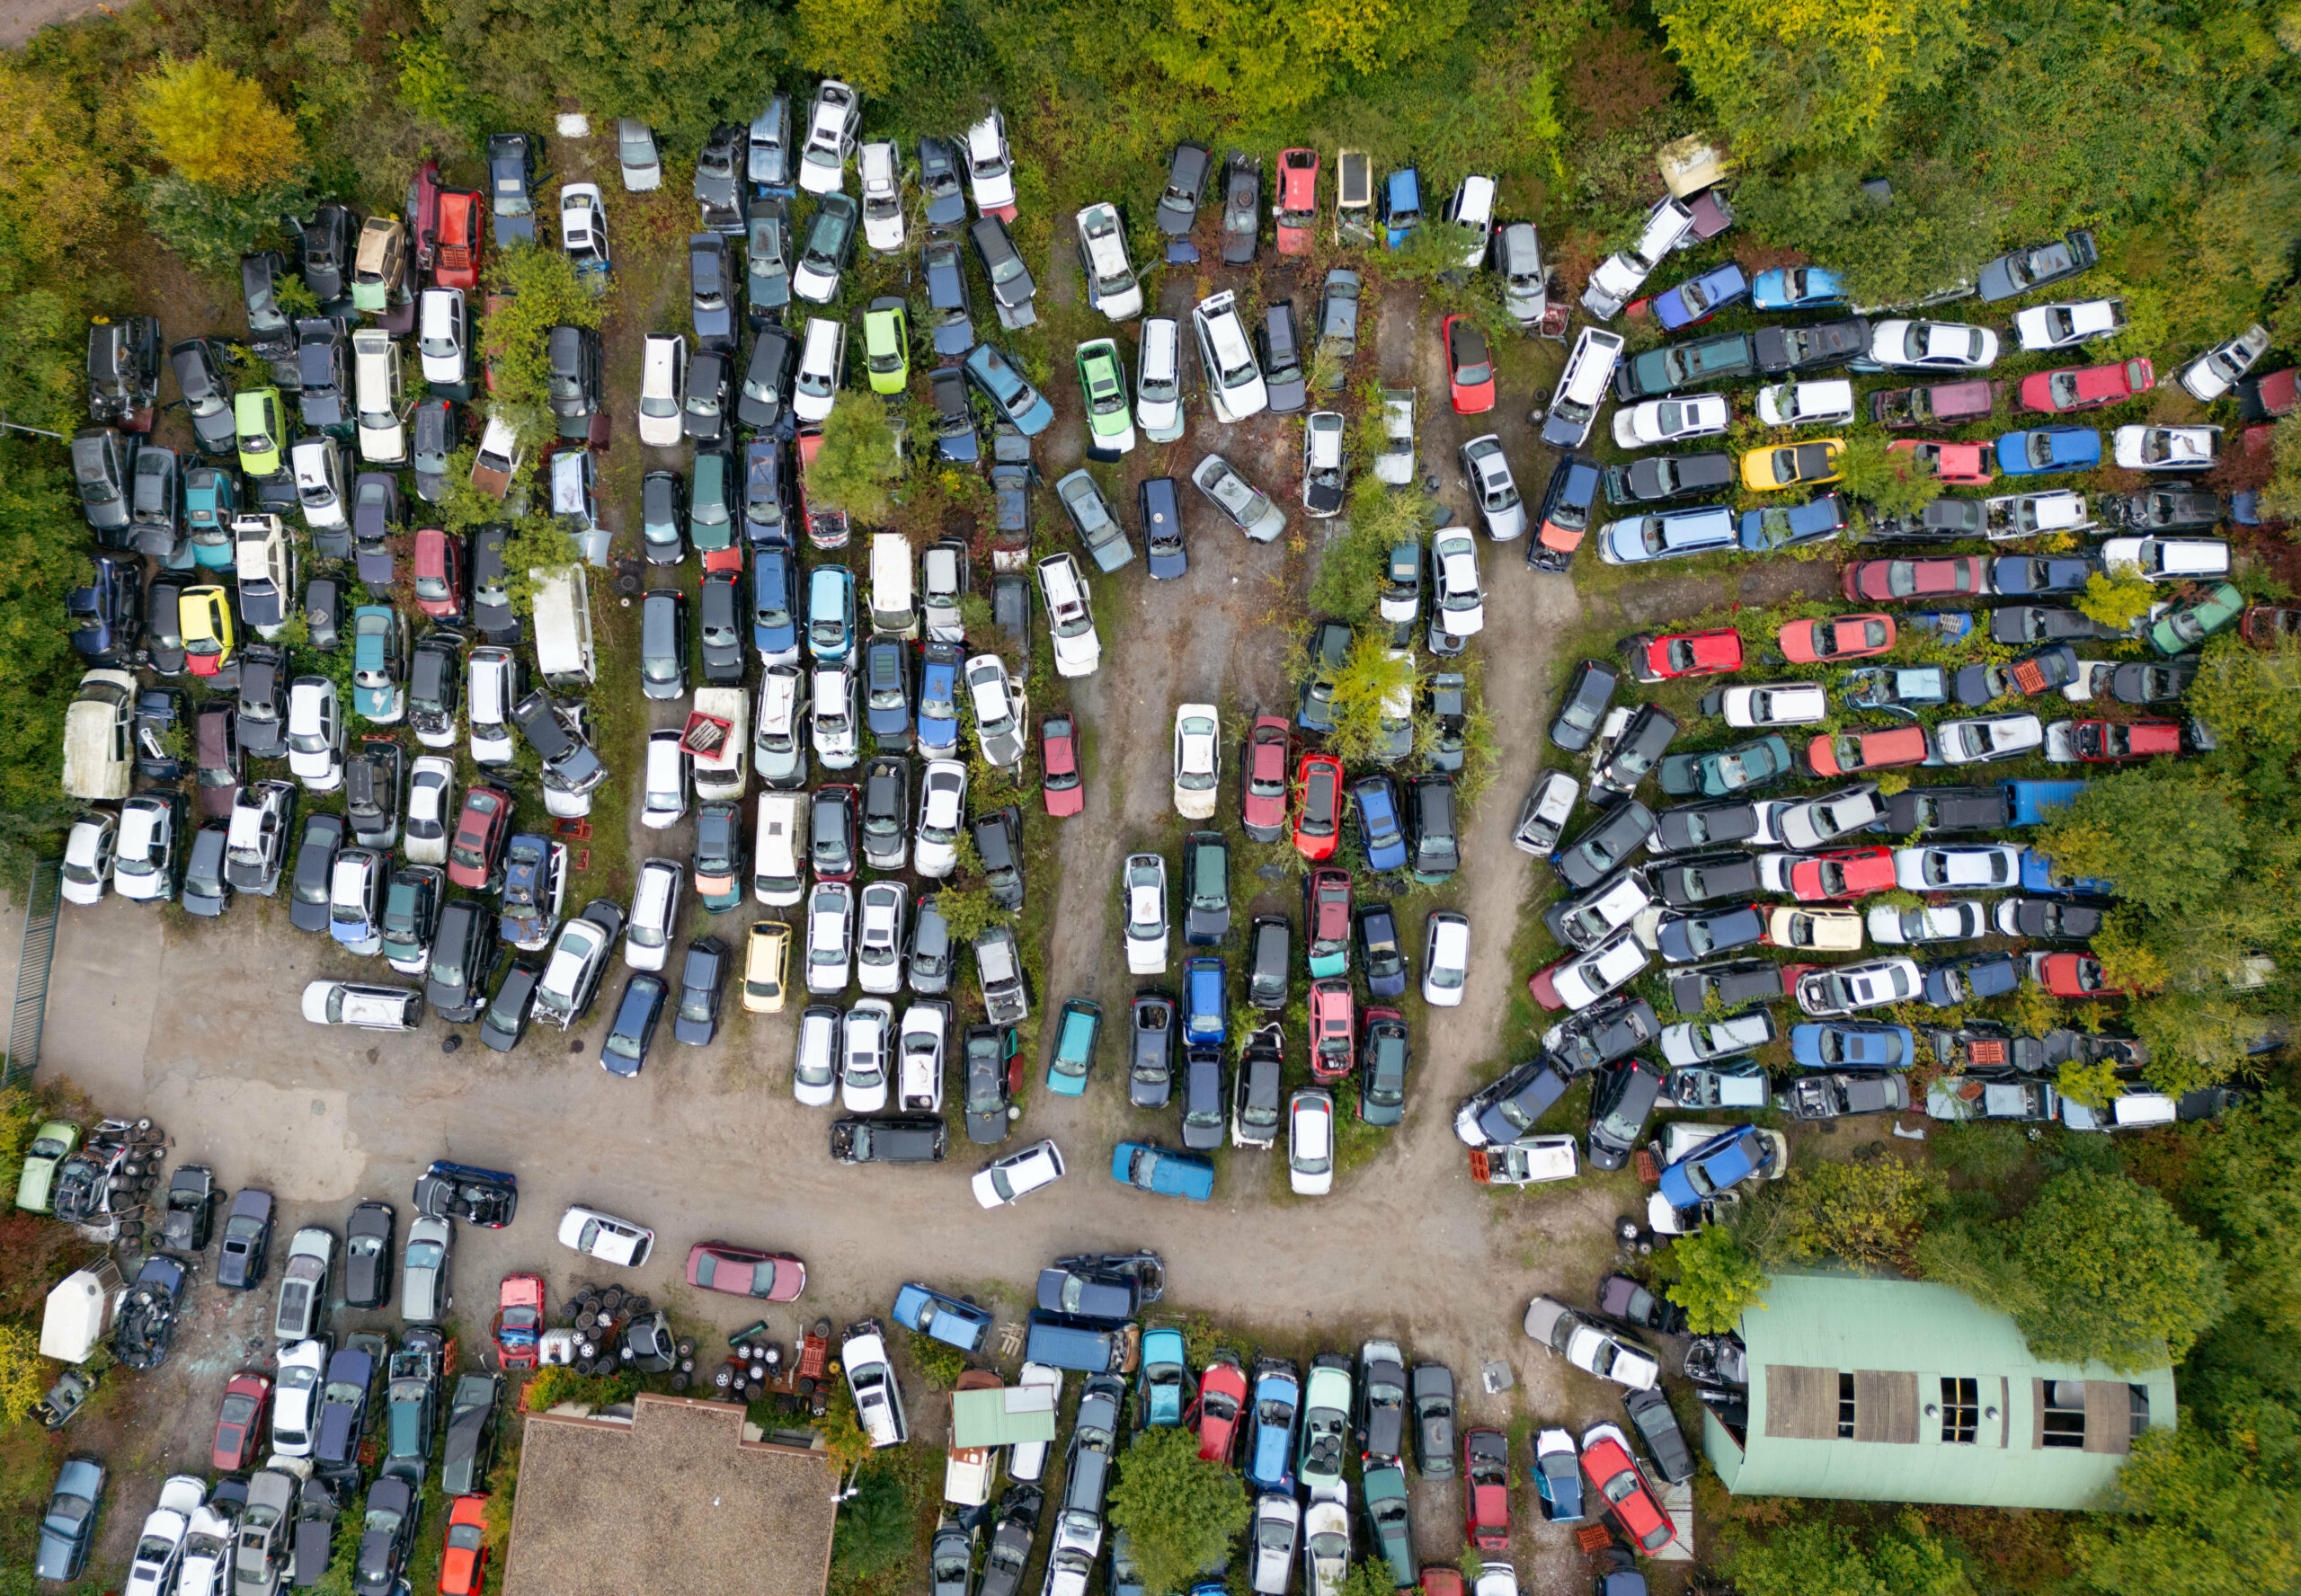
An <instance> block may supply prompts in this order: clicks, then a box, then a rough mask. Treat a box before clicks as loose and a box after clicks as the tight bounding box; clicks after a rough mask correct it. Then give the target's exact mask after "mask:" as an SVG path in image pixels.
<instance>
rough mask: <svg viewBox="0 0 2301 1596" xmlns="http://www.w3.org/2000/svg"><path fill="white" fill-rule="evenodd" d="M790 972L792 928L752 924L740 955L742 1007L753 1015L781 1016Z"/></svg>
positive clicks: (764, 922) (775, 923) (776, 923)
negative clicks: (749, 937)
mask: <svg viewBox="0 0 2301 1596" xmlns="http://www.w3.org/2000/svg"><path fill="white" fill-rule="evenodd" d="M790 973H791V927H788V926H786V925H785V924H784V923H783V922H782V921H781V920H760V921H759V922H758V923H757V924H755V925H753V926H752V927H751V940H750V943H749V944H748V946H747V947H746V948H745V949H744V953H743V1006H744V1007H745V1008H747V1009H749V1010H750V1011H751V1013H753V1014H763V1015H771V1014H781V1013H782V1012H783V994H784V992H785V991H786V977H788V976H789V974H790Z"/></svg>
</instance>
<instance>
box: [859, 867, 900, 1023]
mask: <svg viewBox="0 0 2301 1596" xmlns="http://www.w3.org/2000/svg"><path fill="white" fill-rule="evenodd" d="M855 903H856V921H857V925H856V931H855V984H856V985H857V986H858V987H861V988H862V989H864V990H865V991H866V992H871V993H875V994H876V995H877V996H879V997H882V998H892V997H893V996H894V995H895V994H896V993H897V992H900V991H902V927H903V919H904V918H905V916H904V911H905V910H906V909H909V908H910V907H911V894H910V891H909V890H908V889H906V888H905V887H904V886H903V884H902V882H891V881H875V882H871V883H870V884H868V885H867V886H866V887H865V888H864V889H863V891H861V892H859V893H857V895H856V900H855Z"/></svg>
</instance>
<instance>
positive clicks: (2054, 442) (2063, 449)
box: [1997, 427, 2101, 476]
mask: <svg viewBox="0 0 2301 1596" xmlns="http://www.w3.org/2000/svg"><path fill="white" fill-rule="evenodd" d="M2100 464H2101V434H2100V433H2099V432H2096V431H2095V430H2093V429H2092V428H2091V427H2026V428H2024V429H2022V430H2021V431H2019V432H2008V433H2007V434H2006V435H2005V436H2004V437H2003V438H2001V439H1998V440H1997V468H1998V470H2000V471H2002V472H2003V473H2004V474H2006V475H2008V476H2038V475H2041V474H2045V473H2047V472H2050V471H2091V470H2092V468H2093V467H2094V466H2096V465H2100Z"/></svg>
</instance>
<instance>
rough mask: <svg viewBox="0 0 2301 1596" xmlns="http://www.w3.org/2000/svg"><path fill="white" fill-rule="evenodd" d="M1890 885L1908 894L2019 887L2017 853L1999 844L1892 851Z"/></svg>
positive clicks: (1905, 848)
mask: <svg viewBox="0 0 2301 1596" xmlns="http://www.w3.org/2000/svg"><path fill="white" fill-rule="evenodd" d="M1894 884H1895V885H1896V886H1897V887H1900V888H1901V889H1902V890H1903V891H1910V892H1958V891H1981V892H1989V891H2008V890H2010V889H2012V888H2015V887H2019V886H2020V885H2021V849H2020V848H2018V847H2013V846H2012V844H2010V843H2003V842H1957V843H1941V844H1938V845H1936V846H1934V847H1902V848H1896V849H1895V850H1894Z"/></svg>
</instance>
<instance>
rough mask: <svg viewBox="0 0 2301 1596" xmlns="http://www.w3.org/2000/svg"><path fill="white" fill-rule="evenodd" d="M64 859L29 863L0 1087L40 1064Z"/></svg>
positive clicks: (61, 892) (60, 899)
mask: <svg viewBox="0 0 2301 1596" xmlns="http://www.w3.org/2000/svg"><path fill="white" fill-rule="evenodd" d="M63 886H64V861H63V860H61V859H42V860H41V861H40V863H39V864H37V865H33V866H32V881H31V890H30V891H28V892H27V893H26V894H25V895H24V935H23V941H22V944H20V945H19V947H18V949H17V962H16V1006H15V1010H14V1012H13V1014H11V1015H9V1018H8V1056H7V1058H6V1060H4V1061H0V1086H9V1085H11V1084H13V1082H15V1081H18V1080H20V1079H22V1077H25V1076H28V1075H30V1074H31V1072H32V1071H33V1070H35V1069H37V1068H40V1030H41V1027H42V1026H43V1025H44V1024H46V1021H47V1015H48V970H49V962H51V961H52V960H53V959H54V958H55V956H56V918H57V910H58V909H59V908H60V907H62V905H63V901H64V895H63Z"/></svg>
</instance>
